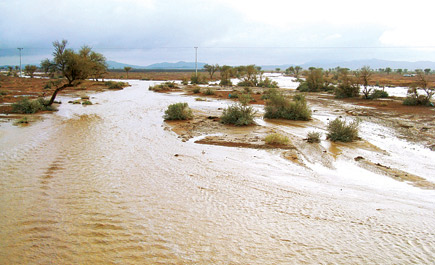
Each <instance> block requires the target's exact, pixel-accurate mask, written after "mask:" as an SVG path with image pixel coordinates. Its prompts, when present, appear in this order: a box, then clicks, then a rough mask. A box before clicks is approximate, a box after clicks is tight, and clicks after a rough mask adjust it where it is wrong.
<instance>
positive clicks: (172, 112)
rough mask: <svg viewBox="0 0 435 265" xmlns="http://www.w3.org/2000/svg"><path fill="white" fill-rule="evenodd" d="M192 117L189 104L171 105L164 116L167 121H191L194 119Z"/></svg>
mask: <svg viewBox="0 0 435 265" xmlns="http://www.w3.org/2000/svg"><path fill="white" fill-rule="evenodd" d="M192 117H193V115H192V110H191V109H190V108H189V105H188V104H187V103H175V104H171V105H169V106H168V109H167V110H166V111H165V115H164V116H163V118H164V119H165V120H189V119H192Z"/></svg>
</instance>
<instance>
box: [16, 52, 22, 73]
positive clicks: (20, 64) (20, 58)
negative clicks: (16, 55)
mask: <svg viewBox="0 0 435 265" xmlns="http://www.w3.org/2000/svg"><path fill="white" fill-rule="evenodd" d="M17 49H18V50H20V77H21V50H22V49H23V48H17Z"/></svg>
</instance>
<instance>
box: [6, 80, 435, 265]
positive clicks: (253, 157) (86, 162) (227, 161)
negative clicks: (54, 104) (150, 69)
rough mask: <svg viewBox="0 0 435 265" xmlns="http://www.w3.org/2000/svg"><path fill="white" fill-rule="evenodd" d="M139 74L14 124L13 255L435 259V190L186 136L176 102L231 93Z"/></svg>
mask: <svg viewBox="0 0 435 265" xmlns="http://www.w3.org/2000/svg"><path fill="white" fill-rule="evenodd" d="M130 83H131V84H132V87H130V88H126V89H125V90H124V91H116V92H105V93H101V94H97V95H95V99H94V101H95V102H96V103H99V104H97V105H93V106H89V107H82V106H75V105H68V104H63V105H62V107H61V109H60V111H59V112H58V113H56V114H54V115H47V116H45V117H44V121H41V122H38V123H35V124H33V125H31V126H28V127H25V128H17V127H12V126H9V125H7V124H2V125H1V127H0V146H1V151H0V215H1V217H0V226H1V227H2V229H1V230H0V260H1V261H2V263H5V264H35V263H36V264H48V263H64V264H65V263H66V264H68V263H76V264H77V263H80V264H95V263H100V264H103V263H104V264H111V263H133V264H146V263H162V264H168V263H169V264H171V263H175V264H185V263H208V264H210V263H213V264H231V263H236V264H237V263H240V264H288V263H322V262H323V263H329V262H331V263H360V264H364V263H383V264H397V263H430V262H432V261H433V253H435V234H434V232H433V231H435V222H434V221H433V220H435V213H434V212H435V211H434V210H435V208H434V201H435V193H434V191H433V190H424V189H420V188H417V187H414V186H412V185H409V184H407V183H405V182H398V181H395V180H394V179H391V178H390V177H387V176H382V175H377V174H374V173H372V172H369V171H361V170H360V169H359V167H356V166H354V165H353V164H348V163H345V162H343V161H337V162H336V163H337V164H338V165H336V166H338V169H337V170H331V169H328V168H324V167H321V168H319V169H317V170H313V169H312V168H307V167H304V166H300V165H297V164H295V163H293V162H291V161H289V160H287V159H284V158H282V157H281V156H280V155H277V153H276V152H277V151H273V150H257V149H249V148H233V147H220V146H212V145H199V144H195V143H193V142H191V141H187V142H183V141H181V140H180V139H179V138H177V136H176V135H175V133H173V132H171V131H170V130H165V124H164V123H163V120H162V115H163V112H164V110H165V108H166V106H167V105H168V104H170V103H175V102H179V101H185V102H188V103H189V105H191V106H192V107H193V108H195V109H201V110H203V111H207V110H210V111H212V110H214V109H216V108H218V107H225V106H226V104H228V102H226V101H212V102H208V103H207V104H203V102H195V100H194V98H191V97H182V96H180V95H166V94H156V93H153V92H150V91H148V90H147V86H148V85H149V84H150V83H149V82H143V81H132V82H130ZM180 97H182V98H180ZM340 163H342V164H344V165H342V167H340ZM352 170H358V174H355V175H347V174H348V172H352Z"/></svg>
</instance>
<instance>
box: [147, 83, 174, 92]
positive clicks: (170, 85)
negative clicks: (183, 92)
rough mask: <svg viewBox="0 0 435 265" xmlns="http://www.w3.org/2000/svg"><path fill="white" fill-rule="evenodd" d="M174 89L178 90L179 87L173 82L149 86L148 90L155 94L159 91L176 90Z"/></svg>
mask: <svg viewBox="0 0 435 265" xmlns="http://www.w3.org/2000/svg"><path fill="white" fill-rule="evenodd" d="M176 88H179V86H178V85H177V84H176V83H175V82H170V81H167V82H164V83H162V84H158V85H154V86H150V87H149V88H148V89H149V90H152V91H155V92H160V91H169V90H171V89H176Z"/></svg>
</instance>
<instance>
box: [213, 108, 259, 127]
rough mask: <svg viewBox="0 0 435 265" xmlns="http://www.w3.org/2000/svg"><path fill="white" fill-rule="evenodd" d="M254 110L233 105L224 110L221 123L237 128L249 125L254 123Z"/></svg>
mask: <svg viewBox="0 0 435 265" xmlns="http://www.w3.org/2000/svg"><path fill="white" fill-rule="evenodd" d="M255 113H256V112H255V110H254V108H253V107H251V106H248V105H246V104H241V103H238V104H234V105H231V106H229V107H228V108H226V109H224V111H223V113H222V116H221V122H222V123H223V124H234V125H237V126H243V125H250V124H253V123H254V115H255Z"/></svg>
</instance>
